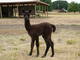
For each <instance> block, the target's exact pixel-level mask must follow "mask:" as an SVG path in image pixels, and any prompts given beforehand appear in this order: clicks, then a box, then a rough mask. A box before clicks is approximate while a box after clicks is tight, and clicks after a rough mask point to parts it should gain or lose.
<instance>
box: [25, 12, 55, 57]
mask: <svg viewBox="0 0 80 60" xmlns="http://www.w3.org/2000/svg"><path fill="white" fill-rule="evenodd" d="M30 12H31V11H25V12H24V20H25V28H26V30H27V32H28V34H29V35H30V37H31V39H32V41H31V51H30V53H29V55H30V56H31V55H32V52H33V47H34V42H35V41H36V47H37V56H39V36H40V35H42V37H43V38H44V40H45V43H46V51H45V53H44V55H43V56H42V57H45V56H46V54H47V52H48V50H49V48H50V47H51V50H52V55H51V57H53V56H54V43H53V42H52V40H51V33H52V32H55V30H56V27H55V26H54V25H52V24H49V23H40V24H36V25H31V24H30V20H29V18H30Z"/></svg>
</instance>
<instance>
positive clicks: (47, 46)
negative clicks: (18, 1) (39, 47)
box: [42, 42, 50, 57]
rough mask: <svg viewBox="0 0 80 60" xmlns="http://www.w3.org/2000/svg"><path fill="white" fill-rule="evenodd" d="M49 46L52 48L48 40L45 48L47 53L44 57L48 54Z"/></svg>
mask: <svg viewBox="0 0 80 60" xmlns="http://www.w3.org/2000/svg"><path fill="white" fill-rule="evenodd" d="M49 48H50V44H49V43H48V42H46V50H45V53H44V55H43V56H42V57H45V56H46V55H47V52H48V50H49Z"/></svg>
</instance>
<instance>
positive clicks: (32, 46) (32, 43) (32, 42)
mask: <svg viewBox="0 0 80 60" xmlns="http://www.w3.org/2000/svg"><path fill="white" fill-rule="evenodd" d="M34 41H35V40H34V39H32V41H31V50H30V53H29V55H30V56H31V55H32V52H33V48H34Z"/></svg>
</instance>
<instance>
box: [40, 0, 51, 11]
mask: <svg viewBox="0 0 80 60" xmlns="http://www.w3.org/2000/svg"><path fill="white" fill-rule="evenodd" d="M41 1H42V2H45V3H48V4H49V6H48V11H52V2H51V0H41ZM43 8H44V7H43Z"/></svg>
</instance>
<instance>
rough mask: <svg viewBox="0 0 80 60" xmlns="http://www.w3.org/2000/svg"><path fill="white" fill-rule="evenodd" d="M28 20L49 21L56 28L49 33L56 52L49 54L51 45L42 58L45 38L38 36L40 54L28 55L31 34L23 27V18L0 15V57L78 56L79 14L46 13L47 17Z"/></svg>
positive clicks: (60, 59) (79, 59) (63, 59)
mask: <svg viewBox="0 0 80 60" xmlns="http://www.w3.org/2000/svg"><path fill="white" fill-rule="evenodd" d="M30 22H31V24H38V23H42V22H49V23H51V24H55V25H56V27H57V30H56V32H55V33H53V34H52V40H53V42H54V46H55V55H54V57H50V55H51V49H50V50H49V52H48V54H47V56H46V57H45V58H41V56H42V55H43V54H44V51H45V48H46V46H45V42H44V40H43V38H42V37H41V36H40V38H39V39H40V40H39V41H40V56H39V57H35V56H36V47H34V51H33V55H32V56H28V53H29V51H30V42H31V38H30V37H29V36H28V34H27V32H26V30H25V28H24V19H23V18H3V19H0V60H80V15H69V14H68V15H67V14H61V15H49V17H48V18H31V19H30Z"/></svg>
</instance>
